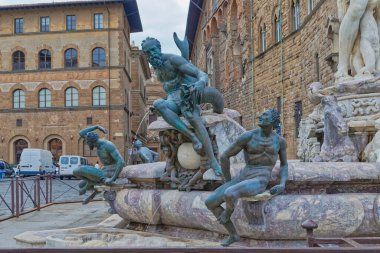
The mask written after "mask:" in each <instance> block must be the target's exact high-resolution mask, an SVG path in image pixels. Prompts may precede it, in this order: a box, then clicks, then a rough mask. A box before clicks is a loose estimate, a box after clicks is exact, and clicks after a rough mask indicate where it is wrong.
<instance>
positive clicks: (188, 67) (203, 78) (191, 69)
mask: <svg viewBox="0 0 380 253" xmlns="http://www.w3.org/2000/svg"><path fill="white" fill-rule="evenodd" d="M171 62H172V64H173V65H174V66H176V67H177V69H178V70H179V71H180V72H182V73H183V74H185V75H188V76H191V77H193V78H196V79H197V82H195V83H194V85H195V86H196V87H197V88H198V89H203V88H204V87H205V86H206V84H207V83H208V75H207V74H206V73H205V72H203V71H201V70H200V69H198V68H197V67H195V66H194V65H193V64H192V63H191V62H188V61H186V59H185V58H183V57H181V56H178V55H174V56H173V57H172V58H171Z"/></svg>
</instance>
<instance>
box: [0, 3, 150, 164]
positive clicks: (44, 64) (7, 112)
mask: <svg viewBox="0 0 380 253" xmlns="http://www.w3.org/2000/svg"><path fill="white" fill-rule="evenodd" d="M139 31H142V26H141V20H140V17H139V12H138V7H137V3H136V1H129V0H128V1H126V0H125V1H124V0H116V1H78V2H66V3H52V4H31V5H16V6H2V7H0V38H1V42H2V43H1V44H0V90H1V93H0V121H1V122H2V123H1V136H0V157H1V158H3V159H5V160H7V161H9V162H10V163H17V162H18V161H19V157H20V154H21V151H22V149H23V148H26V147H28V148H43V149H48V150H51V151H52V153H53V156H54V159H58V157H59V156H60V155H61V154H75V155H83V156H86V157H88V158H89V160H90V162H92V163H95V162H96V160H97V158H96V154H95V153H94V151H90V150H89V149H88V147H87V145H85V144H84V140H83V139H82V138H80V136H79V134H78V133H79V131H80V130H81V129H83V128H85V127H87V126H90V125H96V124H99V125H102V126H103V127H105V128H106V129H108V134H107V135H103V134H100V137H101V138H106V139H109V140H110V141H112V142H113V143H115V145H116V146H117V148H118V149H119V151H120V153H121V154H122V155H123V156H124V157H127V155H128V148H129V147H130V142H131V128H132V126H131V121H130V117H131V115H132V108H131V101H132V99H131V96H132V89H131V83H132V82H133V81H134V80H132V69H133V68H132V65H133V64H134V63H133V62H132V60H131V52H132V49H131V46H130V33H132V32H139ZM136 64H141V62H138V63H136ZM144 67H145V66H143V67H139V68H140V69H143V68H144ZM148 71H149V69H148ZM138 75H139V74H138ZM144 77H147V75H145V76H144ZM144 81H145V80H144Z"/></svg>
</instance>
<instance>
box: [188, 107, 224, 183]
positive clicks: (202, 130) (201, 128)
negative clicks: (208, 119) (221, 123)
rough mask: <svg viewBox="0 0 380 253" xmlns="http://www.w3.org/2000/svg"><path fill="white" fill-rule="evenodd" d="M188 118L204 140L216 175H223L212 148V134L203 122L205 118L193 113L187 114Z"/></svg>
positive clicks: (202, 140) (197, 133)
mask: <svg viewBox="0 0 380 253" xmlns="http://www.w3.org/2000/svg"><path fill="white" fill-rule="evenodd" d="M186 119H187V120H188V121H189V123H190V124H191V125H192V126H193V127H194V130H195V133H196V135H197V136H198V138H199V140H200V141H201V142H202V144H203V146H204V151H205V152H206V156H207V157H208V158H209V159H210V166H211V168H212V169H213V170H214V173H215V175H217V176H221V175H222V168H221V167H220V165H219V163H218V161H217V160H216V158H215V155H214V150H213V148H212V144H211V140H210V136H209V135H208V132H207V129H206V127H205V125H204V124H203V120H202V118H201V117H200V116H198V115H197V114H195V113H193V115H192V116H190V117H189V115H187V117H186Z"/></svg>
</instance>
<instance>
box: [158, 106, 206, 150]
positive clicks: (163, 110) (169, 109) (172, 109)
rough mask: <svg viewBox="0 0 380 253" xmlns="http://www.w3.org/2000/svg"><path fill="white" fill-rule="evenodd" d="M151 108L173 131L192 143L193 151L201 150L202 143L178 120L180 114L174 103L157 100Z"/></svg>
mask: <svg viewBox="0 0 380 253" xmlns="http://www.w3.org/2000/svg"><path fill="white" fill-rule="evenodd" d="M153 106H154V108H155V109H156V110H157V111H159V112H160V114H161V116H162V117H163V118H164V119H165V121H166V122H167V123H168V124H170V125H171V126H173V127H174V128H175V129H177V130H178V131H179V132H181V133H182V134H184V135H185V136H186V137H187V138H189V139H190V140H191V141H192V143H193V145H194V149H196V150H200V149H202V143H201V142H200V141H199V139H198V138H197V136H196V135H195V134H194V133H193V132H192V131H191V130H190V129H189V128H188V127H187V126H186V125H185V123H183V122H182V120H181V119H180V118H179V116H178V114H179V113H180V110H179V108H178V106H177V105H176V104H175V103H174V102H172V101H168V100H164V99H158V100H156V101H154V103H153Z"/></svg>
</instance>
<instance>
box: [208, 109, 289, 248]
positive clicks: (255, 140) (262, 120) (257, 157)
mask: <svg viewBox="0 0 380 253" xmlns="http://www.w3.org/2000/svg"><path fill="white" fill-rule="evenodd" d="M279 120H280V116H279V113H278V112H277V111H276V110H274V109H269V110H267V111H265V112H264V113H263V114H262V115H261V116H260V117H259V123H258V125H259V126H260V128H257V129H253V130H251V131H247V132H245V133H243V134H242V135H241V136H240V137H239V138H238V139H237V140H236V141H235V142H234V143H233V144H232V145H231V146H230V147H228V148H227V150H226V151H225V152H224V153H223V154H222V157H221V165H222V170H223V175H224V178H225V180H226V182H225V183H224V184H223V185H222V186H220V187H219V188H217V189H216V190H215V191H214V192H213V193H212V194H211V195H210V196H209V197H208V198H207V199H206V201H205V204H206V206H207V208H208V209H210V210H211V211H212V212H213V214H214V215H215V216H216V217H217V218H218V221H219V222H220V223H221V224H223V225H224V227H225V228H226V229H227V231H228V233H229V237H228V239H226V240H224V241H223V242H222V246H228V245H230V244H231V243H234V242H236V241H238V240H240V236H239V235H238V234H237V232H236V229H235V226H234V224H233V223H232V221H231V219H230V218H231V215H232V213H233V211H234V208H235V203H236V202H237V200H238V199H239V198H242V197H252V196H255V195H257V194H260V193H262V192H264V191H265V190H266V188H267V186H268V183H269V180H270V178H271V173H272V169H273V167H274V166H275V164H276V161H277V156H279V158H280V162H281V172H280V184H278V185H276V186H274V187H272V188H271V189H270V193H271V194H272V195H276V194H279V193H281V192H283V191H284V189H285V182H286V180H287V177H288V163H287V159H286V143H285V140H284V139H283V138H282V137H281V136H279V135H277V134H276V133H275V132H274V131H273V126H277V125H278V123H279ZM241 150H244V156H245V160H246V166H245V168H244V169H243V170H242V171H241V172H240V174H239V175H238V176H236V177H235V178H233V179H232V178H231V172H230V157H232V156H235V155H237V154H238V153H239V152H240V151H241ZM223 202H225V203H226V208H225V209H224V208H223V207H222V206H221V204H222V203H223Z"/></svg>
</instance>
